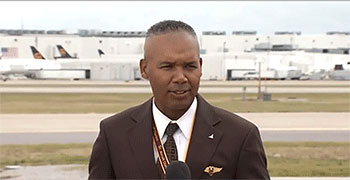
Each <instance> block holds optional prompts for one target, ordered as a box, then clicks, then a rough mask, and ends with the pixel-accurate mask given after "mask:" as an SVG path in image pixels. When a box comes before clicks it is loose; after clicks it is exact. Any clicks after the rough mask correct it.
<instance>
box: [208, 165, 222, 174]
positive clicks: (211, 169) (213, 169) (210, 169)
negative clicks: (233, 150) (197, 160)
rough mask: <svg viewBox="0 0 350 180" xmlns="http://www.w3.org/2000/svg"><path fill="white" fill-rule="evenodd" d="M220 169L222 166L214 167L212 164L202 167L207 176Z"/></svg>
mask: <svg viewBox="0 0 350 180" xmlns="http://www.w3.org/2000/svg"><path fill="white" fill-rule="evenodd" d="M221 170H222V168H218V167H214V166H208V167H206V168H205V169H204V172H206V173H208V174H209V176H213V175H214V174H215V173H218V172H220V171H221Z"/></svg>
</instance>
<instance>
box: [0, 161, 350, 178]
mask: <svg viewBox="0 0 350 180" xmlns="http://www.w3.org/2000/svg"><path fill="white" fill-rule="evenodd" d="M87 169H88V167H87V165H74V164H72V165H50V166H23V167H19V168H17V169H14V170H4V171H0V179H11V180H28V179H33V180H47V179H58V180H62V179H74V180H86V179H87V177H88V170H87ZM2 177H8V178H2ZM271 180H350V178H349V177H271Z"/></svg>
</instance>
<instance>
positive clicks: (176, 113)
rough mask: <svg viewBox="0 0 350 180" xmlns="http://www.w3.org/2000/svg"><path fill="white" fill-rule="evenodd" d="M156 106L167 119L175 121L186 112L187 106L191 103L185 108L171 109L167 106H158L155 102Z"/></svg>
mask: <svg viewBox="0 0 350 180" xmlns="http://www.w3.org/2000/svg"><path fill="white" fill-rule="evenodd" d="M155 105H156V106H157V108H158V109H159V111H160V112H162V113H163V114H164V115H165V116H167V117H168V118H169V119H171V120H173V121H176V120H178V119H179V118H180V117H181V116H182V115H184V114H185V113H186V111H187V110H188V108H190V106H191V104H190V105H189V106H188V107H187V108H185V109H171V108H167V107H162V106H158V105H157V103H155Z"/></svg>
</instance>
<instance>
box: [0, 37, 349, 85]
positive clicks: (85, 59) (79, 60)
mask: <svg viewBox="0 0 350 180" xmlns="http://www.w3.org/2000/svg"><path fill="white" fill-rule="evenodd" d="M145 35H146V32H144V31H101V30H79V31H78V32H77V33H74V34H68V33H66V32H65V31H62V30H59V31H56V30H52V31H45V30H0V48H1V59H2V60H10V59H34V57H33V52H32V51H31V48H30V46H33V47H35V49H37V50H38V51H39V52H40V53H41V55H42V56H43V57H44V58H45V61H56V62H57V63H59V65H60V66H61V68H59V69H56V70H53V69H51V70H45V69H41V70H40V71H37V72H35V78H43V79H45V78H47V79H49V78H71V79H93V80H135V79H136V80H138V79H141V78H140V75H139V70H138V62H139V60H140V59H141V58H142V56H143V45H144V40H145ZM198 40H199V44H200V53H201V57H202V58H203V76H202V79H203V80H239V79H256V78H257V76H258V74H259V73H258V72H259V70H260V77H261V78H265V79H300V78H301V77H302V76H303V75H308V78H311V79H323V78H335V77H336V76H335V75H334V73H338V74H339V73H340V74H341V76H339V77H336V78H338V79H342V78H343V79H350V71H348V70H347V68H348V67H349V66H350V54H349V50H350V32H327V33H325V34H318V35H303V34H302V33H301V32H287V31H279V32H275V33H274V34H273V35H260V34H258V33H257V32H256V31H232V32H230V33H227V32H225V31H205V32H202V34H201V35H198ZM59 46H61V47H63V48H64V49H65V51H66V52H67V53H69V55H70V57H68V58H67V57H62V54H61V52H60V51H61V50H59V48H58V47H59ZM60 56H61V57H60ZM0 62H1V61H0ZM335 67H338V68H335ZM335 70H337V72H335ZM340 71H342V72H340ZM344 71H345V72H344ZM342 74H344V75H342ZM348 76H349V77H348Z"/></svg>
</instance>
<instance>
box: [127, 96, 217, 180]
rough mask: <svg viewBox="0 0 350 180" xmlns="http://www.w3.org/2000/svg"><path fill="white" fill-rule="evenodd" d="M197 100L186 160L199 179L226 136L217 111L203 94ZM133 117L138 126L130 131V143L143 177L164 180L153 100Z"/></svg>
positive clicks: (142, 106) (194, 176)
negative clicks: (156, 142)
mask: <svg viewBox="0 0 350 180" xmlns="http://www.w3.org/2000/svg"><path fill="white" fill-rule="evenodd" d="M197 100H198V105H197V111H196V118H195V122H194V127H193V130H192V136H191V140H190V145H189V148H188V152H187V158H186V163H187V164H188V166H189V168H190V170H191V174H192V179H199V178H200V176H201V175H202V174H203V172H204V169H205V167H206V166H208V165H209V161H210V159H211V157H212V156H213V154H214V152H215V150H216V147H217V145H218V144H219V142H220V140H221V137H222V135H223V133H222V132H221V131H220V130H218V129H217V128H215V125H217V124H218V123H220V121H221V119H220V118H219V116H217V115H216V113H215V111H214V108H213V107H212V106H211V105H210V104H209V103H208V102H206V101H205V100H204V99H203V98H202V97H201V96H200V95H197ZM131 118H132V120H133V121H134V122H135V124H134V126H133V127H132V128H130V130H129V142H130V145H131V147H132V151H133V153H134V157H135V159H136V162H137V164H138V167H139V169H140V171H141V172H142V175H143V178H145V179H154V178H155V177H158V178H160V177H159V173H158V172H159V171H158V168H157V166H156V165H155V161H154V150H153V141H152V125H153V116H152V98H151V99H150V100H148V101H147V102H145V103H144V104H142V105H140V106H139V108H137V110H136V111H135V112H134V113H133V114H132V115H131ZM209 136H213V138H210V137H209ZM203 147H205V148H203Z"/></svg>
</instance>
